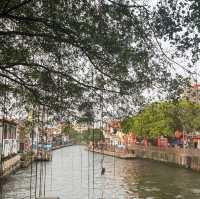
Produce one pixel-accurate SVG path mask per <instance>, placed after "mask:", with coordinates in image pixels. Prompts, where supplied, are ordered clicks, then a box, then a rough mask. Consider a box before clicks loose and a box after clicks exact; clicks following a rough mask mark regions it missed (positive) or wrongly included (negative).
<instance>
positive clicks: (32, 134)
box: [30, 112, 34, 199]
mask: <svg viewBox="0 0 200 199" xmlns="http://www.w3.org/2000/svg"><path fill="white" fill-rule="evenodd" d="M33 128H34V112H33V113H32V124H31V139H32V140H31V177H30V199H31V198H32V176H33V159H32V154H33V139H34V130H33Z"/></svg>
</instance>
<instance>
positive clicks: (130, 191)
mask: <svg viewBox="0 0 200 199" xmlns="http://www.w3.org/2000/svg"><path fill="white" fill-rule="evenodd" d="M102 158H103V156H102V155H101V154H93V153H91V152H88V151H86V150H85V148H84V147H83V146H71V147H66V148H62V149H59V150H56V151H54V152H53V160H52V161H51V162H46V166H45V164H44V165H40V163H38V169H37V170H38V174H37V185H38V186H37V189H36V188H35V187H36V186H35V181H36V164H35V163H34V164H33V167H32V175H31V167H29V168H28V169H25V170H19V171H17V172H16V173H15V174H13V175H11V176H9V177H7V178H6V179H5V181H4V182H3V183H2V182H1V183H2V184H3V186H2V187H1V191H2V195H1V198H2V199H26V198H27V199H28V198H30V179H31V176H32V183H31V184H32V186H31V198H32V199H34V198H35V197H34V196H35V191H36V192H37V195H38V194H39V192H40V194H44V193H45V195H46V196H51V197H52V196H58V197H60V199H102V198H103V199H198V198H200V173H197V172H193V171H190V170H187V169H183V168H177V167H175V166H172V165H165V164H162V163H158V162H153V161H147V160H122V159H118V158H114V157H110V156H105V157H104V161H103V162H104V167H105V168H106V172H105V175H103V176H101V160H102ZM93 162H94V167H93ZM42 168H43V169H42ZM45 168H46V169H45ZM45 171H46V172H45ZM40 172H41V173H43V175H40ZM45 173H46V175H45ZM93 174H94V177H93ZM42 176H46V178H45V177H43V180H42ZM44 179H46V180H44ZM44 181H45V183H44ZM40 182H41V183H40ZM40 185H41V186H40Z"/></svg>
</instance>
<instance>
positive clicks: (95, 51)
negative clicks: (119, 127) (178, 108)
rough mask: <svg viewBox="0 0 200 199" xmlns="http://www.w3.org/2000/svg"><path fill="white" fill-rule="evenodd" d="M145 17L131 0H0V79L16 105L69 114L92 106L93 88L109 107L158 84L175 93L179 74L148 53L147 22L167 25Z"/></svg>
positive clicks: (151, 39) (151, 47) (180, 82)
mask: <svg viewBox="0 0 200 199" xmlns="http://www.w3.org/2000/svg"><path fill="white" fill-rule="evenodd" d="M159 13H160V12H159ZM153 16H158V15H156V14H154V13H152V15H151V13H150V12H149V11H148V10H147V8H146V6H145V5H138V4H137V2H136V1H133V0H131V1H130V2H129V1H126V0H120V1H119V0H116V1H112V0H108V1H102V0H72V1H66V0H57V1H46V0H39V1H38V0H37V1H36V0H27V1H25V0H24V1H21V0H15V1H9V0H1V1H0V43H1V46H0V52H1V53H0V84H1V85H4V84H6V85H8V86H9V88H10V90H12V91H13V92H14V91H15V92H16V93H17V94H18V96H20V97H21V98H22V99H23V100H21V101H23V102H24V103H28V104H40V105H41V104H42V105H45V106H48V107H49V109H51V110H53V111H54V112H56V113H60V114H62V115H65V114H64V113H63V112H70V115H75V116H76V115H77V112H76V110H78V109H79V107H80V106H82V103H85V102H88V101H89V102H90V103H91V102H92V104H93V106H94V107H97V106H98V99H99V97H98V96H99V94H100V93H101V92H103V93H104V98H105V99H104V101H106V104H108V103H110V101H112V100H111V99H112V98H113V96H115V98H117V99H118V101H116V104H117V106H120V104H126V103H124V102H125V100H126V102H127V101H128V98H130V97H132V98H133V99H134V100H132V101H133V103H134V104H135V103H139V102H141V100H140V97H141V95H142V94H143V92H144V91H145V90H146V89H147V88H155V86H156V87H157V86H158V85H160V86H161V87H162V88H163V87H164V89H163V90H164V91H170V95H172V94H173V95H175V97H177V94H178V93H179V92H174V91H175V90H178V91H179V90H180V89H181V88H182V87H184V84H185V79H184V78H183V77H180V76H178V77H176V75H173V76H172V75H171V73H170V71H169V70H168V66H169V65H168V66H167V62H166V61H165V59H163V58H162V57H161V56H158V54H155V52H157V48H156V47H155V45H154V40H155V38H154V37H155V34H154V33H153V31H152V28H151V27H152V24H151V23H155V22H156V24H158V25H160V23H161V24H162V25H163V26H165V27H166V26H167V25H168V23H165V22H166V20H163V21H161V22H160V21H156V20H154V17H153ZM164 16H165V14H163V15H162V17H164ZM161 19H162V18H161ZM159 27H160V26H159ZM165 29H166V30H167V31H168V29H167V28H165ZM165 29H164V30H165ZM161 30H162V29H161V28H160V29H158V28H157V32H160V31H161ZM164 30H163V31H162V33H163V34H165V33H166V34H167V31H164ZM163 34H162V35H163ZM157 35H161V34H157ZM162 35H161V36H162ZM5 80H6V83H5ZM99 80H100V81H99ZM121 95H123V97H121ZM126 95H127V96H128V97H124V96H126ZM170 97H174V96H170ZM120 101H121V102H122V101H123V102H122V103H120ZM23 102H22V104H23ZM121 110H122V109H121ZM123 110H124V111H125V110H126V108H124V109H123ZM88 113H89V112H88ZM88 113H87V114H88ZM87 114H86V115H87ZM90 114H92V113H91V112H90ZM87 117H88V116H87ZM89 117H90V115H89Z"/></svg>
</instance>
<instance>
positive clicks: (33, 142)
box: [0, 119, 68, 161]
mask: <svg viewBox="0 0 200 199" xmlns="http://www.w3.org/2000/svg"><path fill="white" fill-rule="evenodd" d="M25 124H26V121H14V120H8V119H4V120H3V119H0V161H2V160H7V159H9V158H12V157H14V156H16V155H17V154H19V153H24V152H28V151H31V150H33V151H34V152H37V148H38V147H37V146H38V145H39V144H41V142H42V140H45V141H46V142H48V143H50V144H51V145H52V146H53V145H54V146H56V145H60V144H63V143H65V142H67V141H68V137H67V136H65V135H63V134H62V128H63V124H59V125H57V126H56V127H45V128H43V129H42V128H40V127H37V126H36V127H34V128H33V129H31V130H30V129H27V128H26V125H25Z"/></svg>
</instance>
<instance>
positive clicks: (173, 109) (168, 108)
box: [122, 100, 200, 138]
mask: <svg viewBox="0 0 200 199" xmlns="http://www.w3.org/2000/svg"><path fill="white" fill-rule="evenodd" d="M199 121H200V104H196V103H192V102H189V101H187V100H180V101H177V102H174V101H165V102H155V103H152V104H150V105H147V106H146V107H144V109H143V110H142V111H140V112H138V113H137V114H135V115H133V116H130V117H128V118H126V119H124V120H123V121H122V129H123V131H124V132H126V133H130V132H134V133H135V134H136V135H137V136H139V137H145V136H147V137H149V138H157V137H158V136H161V135H164V136H170V137H171V136H172V137H173V136H174V133H175V131H176V130H180V131H184V132H185V133H192V132H195V131H199V130H200V122H199Z"/></svg>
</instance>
